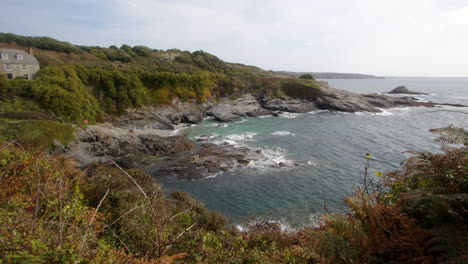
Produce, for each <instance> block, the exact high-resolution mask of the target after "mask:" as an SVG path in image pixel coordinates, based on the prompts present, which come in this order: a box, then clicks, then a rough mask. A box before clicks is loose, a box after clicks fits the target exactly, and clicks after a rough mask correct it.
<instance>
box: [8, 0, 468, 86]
mask: <svg viewBox="0 0 468 264" xmlns="http://www.w3.org/2000/svg"><path fill="white" fill-rule="evenodd" d="M0 8H1V10H2V14H1V16H0V32H8V33H15V34H18V35H26V36H49V37H52V38H56V39H58V40H63V41H68V42H71V43H73V44H79V45H91V46H106V47H107V46H110V45H117V46H120V45H122V44H128V45H132V46H134V45H145V46H148V47H151V48H156V49H171V48H177V49H181V50H189V51H196V50H204V51H207V52H209V53H212V54H214V55H216V56H218V57H219V58H221V59H223V60H225V61H229V62H238V63H244V64H248V65H255V66H259V67H261V68H263V69H266V70H288V71H302V72H306V71H307V72H349V73H364V74H374V75H379V76H428V77H429V76H432V77H468V0H288V1H284V0H268V1H267V0H230V1H225V0H198V1H196V0H94V1H93V0H75V1H71V0H58V1H51V0H0Z"/></svg>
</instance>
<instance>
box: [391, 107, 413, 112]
mask: <svg viewBox="0 0 468 264" xmlns="http://www.w3.org/2000/svg"><path fill="white" fill-rule="evenodd" d="M410 109H411V108H410V107H399V108H394V109H393V110H396V111H407V110H410Z"/></svg>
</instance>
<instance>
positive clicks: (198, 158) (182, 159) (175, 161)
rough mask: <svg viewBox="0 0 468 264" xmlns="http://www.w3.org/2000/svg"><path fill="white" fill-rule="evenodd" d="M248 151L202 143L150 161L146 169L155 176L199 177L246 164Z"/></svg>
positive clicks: (187, 178)
mask: <svg viewBox="0 0 468 264" xmlns="http://www.w3.org/2000/svg"><path fill="white" fill-rule="evenodd" d="M248 153H249V149H248V148H241V147H233V146H219V145H216V144H212V143H203V144H201V145H200V146H199V147H198V148H196V149H194V150H192V151H190V152H187V153H183V154H180V155H175V156H171V157H168V158H167V159H165V160H163V161H159V162H156V163H155V162H151V163H150V164H151V166H150V168H148V169H147V171H148V172H149V173H150V174H152V175H153V176H155V177H172V176H176V177H177V178H178V179H183V180H193V179H200V178H204V177H207V176H208V175H210V174H215V173H218V172H220V171H228V170H231V169H234V168H236V167H238V166H243V165H247V164H248V163H249V161H248V160H246V157H247V155H248Z"/></svg>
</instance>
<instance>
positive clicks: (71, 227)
mask: <svg viewBox="0 0 468 264" xmlns="http://www.w3.org/2000/svg"><path fill="white" fill-rule="evenodd" d="M467 164H468V151H467V149H466V146H465V147H462V148H448V147H445V150H444V153H436V154H431V153H420V154H418V155H417V156H415V157H413V158H410V159H409V160H407V161H406V163H405V165H404V167H403V168H402V169H401V170H398V171H394V172H390V173H387V174H384V175H383V176H382V175H381V174H379V175H380V176H381V177H382V180H381V181H380V183H379V184H377V185H375V186H374V185H372V184H370V183H367V182H364V186H367V187H365V188H364V189H360V190H358V191H356V193H355V194H354V195H352V196H350V197H348V198H347V199H346V203H347V204H348V206H349V210H350V213H349V214H346V215H344V214H325V215H324V216H323V221H322V223H321V225H320V226H319V227H316V228H304V229H301V230H298V231H294V232H283V231H281V230H280V229H279V227H278V225H276V224H275V223H260V224H257V225H255V226H252V227H250V229H249V230H248V231H245V232H239V231H237V230H236V229H234V228H233V227H231V226H230V225H229V223H228V222H227V220H226V218H225V217H223V216H222V215H220V214H219V213H216V212H214V211H210V210H207V209H206V208H204V207H203V205H201V204H200V203H198V202H197V201H195V200H194V199H193V198H191V197H190V196H189V195H188V194H186V193H183V192H174V193H172V194H171V196H166V195H165V193H164V190H163V189H162V188H161V186H160V185H159V184H158V183H156V182H155V180H154V179H153V178H152V177H151V176H150V175H147V174H146V173H144V172H142V171H140V170H137V169H131V170H127V171H124V170H122V169H120V168H119V167H108V166H106V165H103V164H93V165H92V166H90V167H89V168H87V170H86V171H80V170H77V169H76V168H75V167H74V166H72V163H71V162H70V161H69V160H65V159H63V158H61V157H58V156H49V155H46V154H44V153H40V152H35V151H31V152H26V151H24V150H22V149H20V148H16V147H14V143H13V142H10V143H4V144H2V145H1V146H0V240H1V241H2V244H1V245H0V259H2V260H3V261H4V262H5V263H31V262H35V263H419V262H422V263H465V261H466V260H467V258H468V252H467V251H466V248H465V247H464V245H466V237H467V235H468V233H467V231H466V225H467V220H468V215H467V211H466V208H467V206H468V193H467V192H468V166H467ZM379 175H378V176H379Z"/></svg>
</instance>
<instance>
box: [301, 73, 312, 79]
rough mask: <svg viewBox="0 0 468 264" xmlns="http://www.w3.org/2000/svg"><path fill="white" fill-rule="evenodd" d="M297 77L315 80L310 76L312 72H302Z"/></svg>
mask: <svg viewBox="0 0 468 264" xmlns="http://www.w3.org/2000/svg"><path fill="white" fill-rule="evenodd" d="M299 78H300V79H306V80H315V79H314V77H313V76H312V74H310V73H306V74H303V75H301V76H300V77H299Z"/></svg>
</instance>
